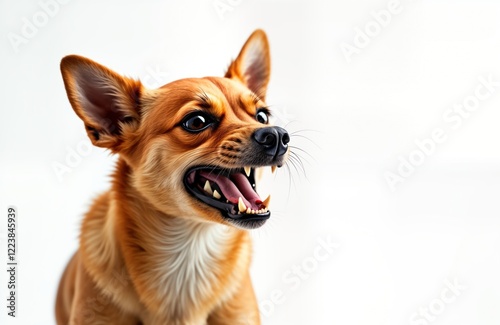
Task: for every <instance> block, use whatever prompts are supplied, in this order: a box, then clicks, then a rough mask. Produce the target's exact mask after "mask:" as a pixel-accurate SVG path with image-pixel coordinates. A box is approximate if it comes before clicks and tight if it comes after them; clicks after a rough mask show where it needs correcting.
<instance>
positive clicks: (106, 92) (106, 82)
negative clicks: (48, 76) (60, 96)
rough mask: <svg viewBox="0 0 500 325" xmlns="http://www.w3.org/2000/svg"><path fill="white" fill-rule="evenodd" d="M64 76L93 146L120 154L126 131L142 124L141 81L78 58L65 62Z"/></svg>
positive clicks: (74, 107)
mask: <svg viewBox="0 0 500 325" xmlns="http://www.w3.org/2000/svg"><path fill="white" fill-rule="evenodd" d="M61 73H62V76H63V79H64V86H65V87H66V92H67V94H68V99H69V101H70V103H71V106H72V107H73V109H74V111H75V113H76V114H77V115H78V116H79V117H80V118H81V119H82V121H83V123H84V124H85V129H86V130H87V134H88V136H89V138H90V140H91V141H92V143H93V144H94V145H96V146H98V147H103V148H108V149H111V150H112V151H117V150H118V147H119V145H120V144H121V142H122V140H123V138H122V135H123V132H124V131H125V130H126V129H127V128H133V127H136V126H137V125H138V123H139V121H140V111H139V109H140V94H141V91H142V85H141V83H140V81H137V80H133V79H130V78H126V77H122V76H120V75H119V74H117V73H115V72H113V71H111V70H109V69H108V68H106V67H104V66H102V65H100V64H98V63H96V62H94V61H92V60H89V59H87V58H84V57H81V56H77V55H69V56H66V57H64V58H63V59H62V61H61Z"/></svg>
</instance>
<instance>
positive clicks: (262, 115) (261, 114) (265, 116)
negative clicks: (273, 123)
mask: <svg viewBox="0 0 500 325" xmlns="http://www.w3.org/2000/svg"><path fill="white" fill-rule="evenodd" d="M255 119H256V120H257V121H258V122H259V123H262V124H267V123H269V112H268V111H267V110H265V109H262V108H261V109H259V110H258V111H257V114H255Z"/></svg>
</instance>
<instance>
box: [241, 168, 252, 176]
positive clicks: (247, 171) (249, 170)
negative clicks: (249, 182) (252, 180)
mask: <svg viewBox="0 0 500 325" xmlns="http://www.w3.org/2000/svg"><path fill="white" fill-rule="evenodd" d="M243 169H244V170H245V174H247V177H250V173H251V172H252V167H250V166H245V167H243Z"/></svg>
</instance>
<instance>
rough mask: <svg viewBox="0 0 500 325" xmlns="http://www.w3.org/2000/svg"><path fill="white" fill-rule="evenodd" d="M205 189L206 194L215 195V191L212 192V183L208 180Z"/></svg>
mask: <svg viewBox="0 0 500 325" xmlns="http://www.w3.org/2000/svg"><path fill="white" fill-rule="evenodd" d="M203 189H204V190H205V192H207V193H208V194H210V195H212V194H213V191H212V186H210V182H209V181H208V180H207V181H205V186H203Z"/></svg>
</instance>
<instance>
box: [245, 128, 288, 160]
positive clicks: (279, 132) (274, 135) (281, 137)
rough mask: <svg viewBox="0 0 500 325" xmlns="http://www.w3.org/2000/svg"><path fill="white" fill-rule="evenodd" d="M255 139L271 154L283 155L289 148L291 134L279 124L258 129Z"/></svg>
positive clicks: (254, 135) (254, 134)
mask: <svg viewBox="0 0 500 325" xmlns="http://www.w3.org/2000/svg"><path fill="white" fill-rule="evenodd" d="M253 139H254V140H255V141H256V142H257V143H258V144H259V145H260V146H261V147H262V149H264V152H265V153H266V154H267V155H269V156H273V157H274V156H276V157H277V156H282V155H284V154H285V152H286V150H287V149H288V142H290V136H289V135H288V132H286V130H285V129H283V128H280V127H279V126H269V127H265V128H261V129H257V130H256V131H255V132H254V133H253Z"/></svg>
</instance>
